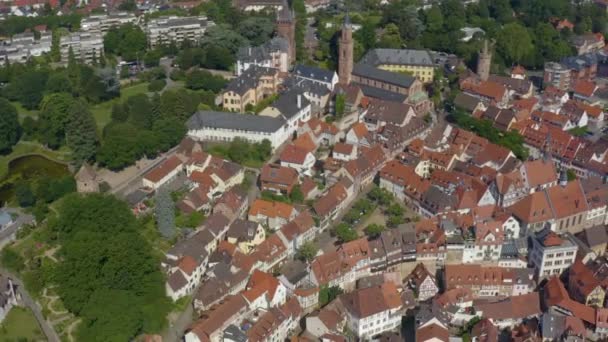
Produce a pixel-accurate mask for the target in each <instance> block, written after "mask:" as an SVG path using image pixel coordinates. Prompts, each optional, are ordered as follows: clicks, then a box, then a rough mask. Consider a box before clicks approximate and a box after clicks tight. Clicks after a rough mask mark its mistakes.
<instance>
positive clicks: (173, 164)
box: [142, 155, 184, 190]
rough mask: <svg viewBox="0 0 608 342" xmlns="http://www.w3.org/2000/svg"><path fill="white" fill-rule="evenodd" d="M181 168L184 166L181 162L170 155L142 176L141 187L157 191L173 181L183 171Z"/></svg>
mask: <svg viewBox="0 0 608 342" xmlns="http://www.w3.org/2000/svg"><path fill="white" fill-rule="evenodd" d="M183 168H184V164H183V163H182V161H181V160H179V158H177V157H176V156H175V155H172V156H171V157H169V158H167V159H166V160H165V161H163V162H162V163H161V164H160V165H158V166H157V167H155V168H153V169H152V170H150V171H148V172H147V173H146V174H145V175H144V177H143V179H142V182H143V186H145V187H149V188H152V189H155V190H157V189H159V188H160V187H161V186H163V185H165V184H167V183H168V182H170V181H172V180H173V179H175V178H176V177H177V176H178V175H179V173H180V172H182V171H183Z"/></svg>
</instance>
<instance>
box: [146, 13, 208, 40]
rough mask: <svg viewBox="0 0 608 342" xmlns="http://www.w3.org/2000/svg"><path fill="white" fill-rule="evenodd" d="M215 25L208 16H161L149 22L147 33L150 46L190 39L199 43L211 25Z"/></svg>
mask: <svg viewBox="0 0 608 342" xmlns="http://www.w3.org/2000/svg"><path fill="white" fill-rule="evenodd" d="M212 25H214V24H213V22H212V21H209V20H207V17H204V16H199V17H174V16H171V17H160V18H158V19H153V20H150V22H148V25H147V27H146V34H147V36H148V44H149V45H150V47H155V46H158V45H168V44H170V43H171V42H174V43H176V44H180V43H181V42H183V41H184V40H188V41H190V42H192V43H194V44H198V43H199V41H200V40H201V38H202V37H203V35H204V34H205V31H206V30H207V28H208V27H209V26H212Z"/></svg>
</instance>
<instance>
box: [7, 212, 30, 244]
mask: <svg viewBox="0 0 608 342" xmlns="http://www.w3.org/2000/svg"><path fill="white" fill-rule="evenodd" d="M5 210H6V211H7V212H9V213H11V214H17V215H19V217H18V218H17V219H16V220H15V222H13V224H11V225H10V226H8V227H6V228H5V229H2V230H0V246H2V245H3V244H4V243H7V242H9V241H11V240H12V239H13V234H15V233H16V232H17V230H18V229H19V228H20V227H21V226H22V225H24V224H28V223H32V222H34V216H32V215H29V214H25V213H23V212H22V211H21V210H20V209H15V208H6V209H5Z"/></svg>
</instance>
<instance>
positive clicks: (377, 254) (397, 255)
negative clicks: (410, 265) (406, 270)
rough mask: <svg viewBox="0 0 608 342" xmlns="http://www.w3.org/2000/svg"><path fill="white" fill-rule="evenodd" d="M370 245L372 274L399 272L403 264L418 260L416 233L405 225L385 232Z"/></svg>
mask: <svg viewBox="0 0 608 342" xmlns="http://www.w3.org/2000/svg"><path fill="white" fill-rule="evenodd" d="M369 245H370V248H371V250H372V256H371V260H370V264H371V271H372V272H385V271H391V270H397V269H398V268H399V266H400V265H401V264H402V263H405V262H411V261H415V260H416V232H415V231H414V230H413V229H411V227H408V226H405V225H403V226H399V227H398V228H397V229H389V230H385V231H383V232H382V233H380V237H379V238H378V239H375V240H372V241H370V242H369Z"/></svg>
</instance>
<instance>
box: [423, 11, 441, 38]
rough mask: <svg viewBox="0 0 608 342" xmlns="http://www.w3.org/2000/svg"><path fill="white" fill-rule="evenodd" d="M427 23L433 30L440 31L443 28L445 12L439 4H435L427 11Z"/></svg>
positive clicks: (430, 29) (429, 28)
mask: <svg viewBox="0 0 608 342" xmlns="http://www.w3.org/2000/svg"><path fill="white" fill-rule="evenodd" d="M425 24H426V28H427V29H428V30H429V31H431V32H440V31H441V30H442V29H443V13H441V9H440V8H439V6H433V7H431V8H430V9H429V10H428V11H426V13H425Z"/></svg>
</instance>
